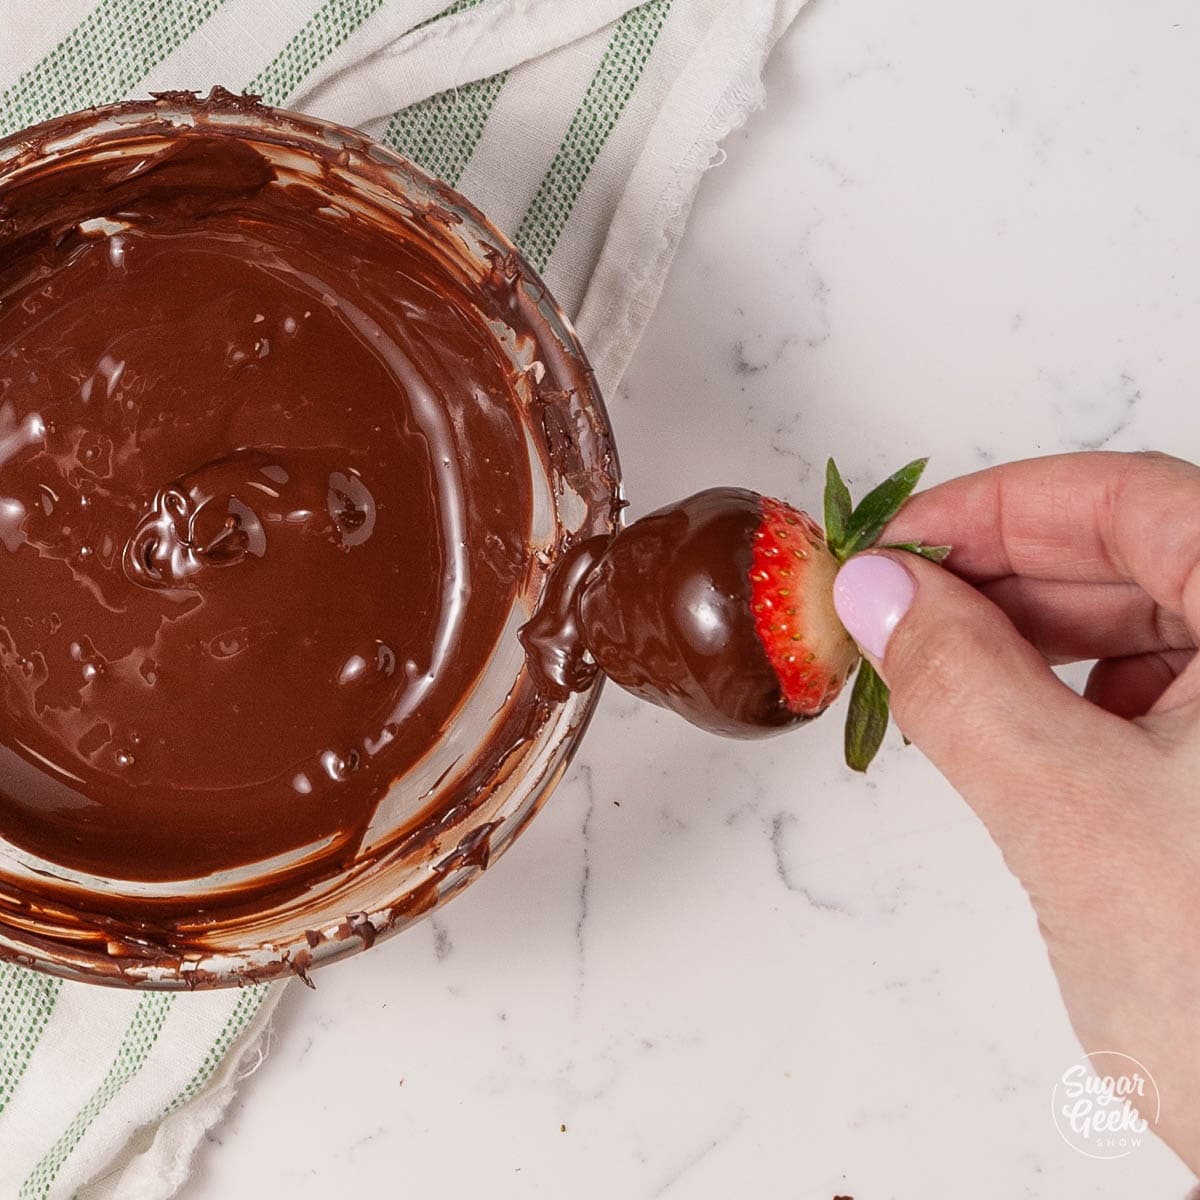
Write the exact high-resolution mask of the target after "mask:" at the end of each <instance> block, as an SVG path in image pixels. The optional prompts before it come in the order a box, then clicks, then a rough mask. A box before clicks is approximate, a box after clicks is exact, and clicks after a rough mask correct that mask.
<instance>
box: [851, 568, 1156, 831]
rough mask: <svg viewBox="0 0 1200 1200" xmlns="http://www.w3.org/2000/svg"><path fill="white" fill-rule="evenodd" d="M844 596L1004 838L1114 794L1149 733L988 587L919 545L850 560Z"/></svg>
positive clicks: (928, 744) (926, 729)
mask: <svg viewBox="0 0 1200 1200" xmlns="http://www.w3.org/2000/svg"><path fill="white" fill-rule="evenodd" d="M834 604H835V607H836V608H837V612H838V616H839V617H840V618H841V620H842V623H843V624H844V625H845V626H846V629H847V630H848V631H849V633H850V636H851V637H853V638H854V640H855V641H856V642H857V643H858V644H859V647H860V648H861V649H862V651H863V653H864V654H865V655H866V656H867V658H868V659H870V661H871V663H872V664H873V665H874V666H875V667H876V669H877V670H878V671H879V673H880V675H881V676H882V677H883V680H884V682H885V683H886V684H887V685H888V687H889V689H890V690H891V706H892V713H893V715H894V716H895V719H896V722H897V724H898V725H899V726H900V728H901V729H902V730H903V731H904V733H905V735H906V736H907V737H908V738H909V739H910V740H911V741H913V742H914V743H916V745H917V746H919V747H920V748H921V750H922V751H924V753H925V754H926V755H928V757H929V758H930V759H931V760H932V761H933V763H934V765H935V766H936V767H937V768H938V769H939V770H940V771H941V772H942V774H943V775H945V776H946V778H947V779H948V780H949V781H950V783H951V784H953V786H954V787H955V788H956V789H957V790H958V791H959V792H961V793H962V795H963V796H964V797H965V798H966V799H967V800H968V802H970V803H971V804H972V805H973V806H974V807H975V808H976V810H977V811H978V812H979V814H980V816H981V817H982V818H983V819H984V821H985V822H986V823H987V824H988V825H989V827H991V829H992V832H993V834H995V835H997V836H998V838H999V839H1000V840H1001V841H1002V842H1003V841H1005V840H1007V839H1006V838H1005V837H1004V835H1005V834H1006V833H1009V832H1011V833H1013V834H1016V835H1018V836H1019V833H1020V830H1021V829H1022V828H1025V829H1027V828H1028V825H1027V824H1026V822H1027V821H1028V820H1029V818H1030V816H1031V815H1033V814H1032V812H1031V809H1034V808H1041V807H1044V806H1045V804H1046V803H1047V801H1049V800H1051V799H1052V800H1053V801H1055V802H1061V801H1063V800H1069V799H1070V798H1071V796H1072V795H1074V796H1075V797H1076V798H1077V799H1078V800H1079V801H1080V803H1081V804H1082V805H1083V806H1084V807H1086V802H1087V799H1088V797H1089V796H1099V795H1103V794H1106V793H1108V792H1109V791H1110V789H1111V786H1112V783H1113V780H1112V779H1111V770H1112V768H1111V763H1112V760H1114V759H1116V760H1117V761H1119V759H1118V758H1117V756H1118V754H1119V753H1120V751H1119V750H1118V747H1119V746H1120V745H1121V744H1122V739H1136V738H1138V737H1141V736H1144V734H1142V732H1141V731H1139V730H1137V729H1136V727H1134V726H1130V725H1129V724H1128V723H1127V722H1124V721H1121V720H1120V719H1119V718H1116V717H1113V716H1112V715H1111V714H1108V713H1104V712H1102V711H1101V710H1100V709H1097V708H1095V707H1094V706H1092V705H1090V704H1088V703H1087V702H1086V701H1085V700H1083V699H1081V698H1080V697H1079V696H1077V695H1076V694H1075V693H1074V692H1072V691H1071V689H1070V688H1068V687H1067V686H1066V685H1065V684H1064V683H1062V682H1061V681H1060V680H1059V679H1058V677H1057V676H1056V675H1055V674H1054V672H1053V671H1051V669H1050V666H1049V664H1048V663H1047V661H1046V660H1045V658H1043V657H1042V655H1041V654H1040V653H1038V651H1037V650H1035V649H1034V647H1033V646H1031V645H1030V644H1029V643H1028V642H1027V641H1025V639H1024V638H1022V637H1021V635H1020V634H1019V633H1018V632H1017V630H1016V629H1015V628H1014V626H1013V624H1012V623H1011V622H1010V621H1009V619H1008V617H1007V616H1005V614H1004V613H1003V612H1001V610H1000V609H999V608H997V607H996V606H995V605H994V604H992V603H991V601H990V600H988V599H987V598H986V597H985V596H983V595H982V594H981V593H980V592H978V591H976V590H975V589H974V588H973V587H971V586H970V585H969V584H967V583H964V582H963V581H962V580H961V579H959V578H957V577H956V576H955V575H953V574H951V573H950V572H949V571H947V570H945V569H943V568H942V567H938V566H935V565H934V564H933V563H931V562H927V561H926V560H924V559H922V558H919V557H917V556H916V555H913V554H907V553H903V552H891V553H889V552H882V551H872V552H870V553H866V554H861V555H858V556H856V557H855V558H852V559H850V560H849V561H848V562H847V563H846V564H845V565H844V566H843V567H842V568H841V570H840V571H839V573H838V576H837V580H836V582H835V585H834ZM1100 747H1104V748H1105V751H1106V753H1105V754H1104V755H1103V756H1100V755H1098V754H1097V751H1098V749H1099V748H1100ZM1101 757H1102V758H1103V759H1105V760H1107V764H1106V763H1105V762H1100V761H1097V760H1098V759H1100V758H1101ZM1130 757H1132V756H1130ZM1106 765H1107V769H1108V775H1109V777H1108V778H1107V779H1105V778H1104V771H1105V767H1106ZM1101 783H1105V784H1106V785H1107V786H1100V784H1101ZM1093 784H1095V785H1096V786H1093ZM1058 807H1060V805H1059V804H1057V803H1056V808H1058Z"/></svg>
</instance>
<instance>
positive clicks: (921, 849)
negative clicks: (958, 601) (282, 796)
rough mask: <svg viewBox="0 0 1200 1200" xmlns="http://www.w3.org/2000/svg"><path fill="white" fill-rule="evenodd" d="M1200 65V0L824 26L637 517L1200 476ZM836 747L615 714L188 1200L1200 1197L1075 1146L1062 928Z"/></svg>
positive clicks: (707, 292)
mask: <svg viewBox="0 0 1200 1200" xmlns="http://www.w3.org/2000/svg"><path fill="white" fill-rule="evenodd" d="M1198 59H1200V18H1198V17H1197V15H1196V11H1195V8H1194V6H1192V5H1190V4H1188V3H1185V2H1183V0H1147V2H1146V3H1144V4H1141V5H1136V6H1134V5H1118V4H1115V3H1107V2H1102V3H1097V2H1096V0H1055V2H1054V3H1051V4H1045V3H1037V2H1035V0H1010V2H1008V3H1006V4H998V5H979V4H961V3H959V2H958V0H906V2H905V3H903V4H896V3H893V2H891V0H813V4H812V5H811V6H810V8H809V9H808V10H806V12H805V13H804V14H803V15H802V17H801V19H800V21H799V22H798V23H797V25H796V26H795V27H794V28H793V30H792V31H791V32H790V33H789V34H788V35H787V36H786V38H785V39H784V41H783V42H782V43H781V45H780V47H779V49H778V51H777V53H776V56H775V58H774V60H773V62H772V64H771V67H770V70H769V73H768V80H767V84H768V97H769V105H768V108H767V110H766V111H765V112H763V113H760V114H758V115H757V116H756V117H755V118H754V119H753V120H752V122H751V124H750V125H749V126H748V128H747V129H746V130H745V131H744V132H743V133H742V134H740V135H739V136H737V137H735V138H734V139H733V140H732V142H731V144H730V145H729V146H728V161H727V162H726V163H725V164H724V165H723V166H721V167H720V168H719V169H718V170H716V171H714V172H713V173H712V174H711V175H710V176H709V178H708V179H707V180H706V182H705V185H704V188H703V192H702V195H701V197H700V200H699V202H698V204H697V206H696V211H695V218H694V220H693V222H692V225H691V228H690V231H689V233H688V236H687V238H686V240H685V243H684V245H683V248H682V250H681V252H680V255H679V258H678V260H677V262H676V265H675V267H674V270H673V273H672V276H671V279H670V282H669V285H668V287H667V291H666V294H665V295H664V297H663V302H662V306H661V309H660V311H659V313H658V316H657V317H656V319H655V321H654V323H653V325H652V327H651V329H650V330H649V332H648V334H647V336H646V339H645V342H644V344H643V346H642V348H641V350H640V352H639V354H638V356H637V359H636V361H635V363H634V365H633V368H632V369H631V371H630V373H629V375H628V379H627V382H626V384H625V386H624V387H623V388H622V389H621V391H620V393H619V394H618V395H616V396H614V397H612V398H611V407H612V411H613V416H614V419H615V421H616V424H617V428H618V432H619V437H620V444H621V447H622V452H623V458H624V466H625V472H626V479H627V487H628V492H629V495H630V497H631V498H632V500H633V508H634V512H635V513H636V512H640V511H644V510H646V509H647V508H649V507H652V506H654V505H655V504H657V503H659V502H662V501H665V500H667V499H669V498H671V497H672V496H674V495H676V494H678V493H682V492H684V491H688V490H693V489H695V488H697V487H700V486H704V485H707V484H711V483H717V482H732V483H743V484H747V485H750V486H755V487H758V488H760V489H762V490H765V491H774V492H781V493H784V494H787V495H789V496H791V497H793V498H794V499H796V500H797V501H799V502H801V503H804V504H815V503H816V502H817V500H818V489H819V480H818V470H817V469H816V466H817V464H819V463H821V462H823V460H824V458H825V456H826V454H828V453H829V452H834V453H836V455H837V456H838V458H839V460H840V461H841V463H842V465H843V467H844V468H845V470H846V471H847V473H848V474H849V475H850V476H851V477H853V479H854V480H856V481H857V482H858V483H859V484H860V485H861V484H862V483H865V482H868V481H874V479H875V478H876V477H878V476H879V475H880V474H881V472H883V471H884V469H885V468H890V467H892V466H895V465H898V464H899V463H901V462H904V461H906V460H907V459H909V458H912V457H914V456H916V455H917V454H919V453H929V454H931V455H932V456H933V464H932V468H931V475H932V476H933V477H936V478H943V477H947V476H951V475H954V474H958V473H960V472H963V471H968V470H971V469H973V468H975V467H977V466H979V465H981V464H983V463H989V462H994V461H997V460H1001V459H1006V458H1013V457H1020V456H1024V455H1028V454H1033V453H1038V452H1041V451H1050V450H1054V449H1058V448H1077V447H1084V446H1100V445H1103V446H1109V447H1113V448H1135V447H1147V446H1160V447H1163V448H1166V449H1171V450H1174V451H1176V452H1177V453H1181V454H1184V455H1186V456H1189V457H1193V458H1198V459H1200V415H1198V414H1200V407H1198V406H1197V403H1196V395H1197V388H1198V387H1200V337H1198V336H1197V332H1196V331H1197V329H1198V328H1200V255H1198V253H1197V242H1198V237H1197V217H1196V214H1197V212H1198V211H1200V118H1197V116H1196V114H1197V112H1200V75H1197V72H1196V69H1195V63H1196V61H1197V60H1198ZM839 738H840V727H839V718H838V717H836V716H835V717H831V718H829V719H828V720H827V721H825V722H822V723H819V724H818V725H817V726H816V727H814V728H811V729H808V730H805V731H802V732H800V733H797V734H794V735H791V736H789V737H786V738H782V739H778V740H775V741H773V742H771V743H768V744H754V745H742V744H735V743H730V742H724V741H720V740H717V739H714V738H710V737H707V736H705V735H703V734H700V733H697V732H694V731H692V730H689V729H688V728H686V727H684V726H683V725H682V724H681V723H679V722H678V721H676V720H674V719H673V718H671V717H669V716H667V715H665V714H660V713H658V712H656V711H654V710H651V709H649V708H647V707H643V706H639V705H638V704H636V703H635V702H633V701H631V700H629V699H627V698H625V697H624V696H623V695H621V694H620V693H618V692H617V691H616V690H615V689H614V690H610V691H609V692H608V693H607V695H606V697H605V699H604V702H603V705H602V708H601V712H600V714H599V716H598V718H597V720H596V722H595V725H594V726H593V728H592V730H591V732H590V734H589V735H588V738H587V741H586V746H585V749H584V750H583V752H582V754H581V755H580V758H579V759H578V761H577V764H576V766H575V767H574V769H573V770H572V771H571V773H570V776H569V778H568V779H567V781H566V782H565V783H564V784H563V786H562V787H561V788H560V790H559V791H558V793H557V794H556V796H555V798H554V800H553V801H552V803H551V805H550V806H549V808H548V809H547V810H546V812H545V813H544V814H543V815H542V816H541V817H539V819H538V820H537V821H536V822H535V823H534V825H533V826H532V827H531V829H530V830H529V831H528V833H527V834H526V835H525V837H524V838H523V839H522V841H521V842H520V844H518V845H517V846H516V848H515V849H514V850H513V851H512V852H511V853H510V854H509V855H508V856H507V857H506V858H505V859H504V860H503V861H502V862H501V863H500V864H499V865H498V866H497V868H496V869H495V870H494V871H493V872H491V873H489V874H488V875H487V876H486V877H485V878H483V879H482V880H481V881H480V882H479V883H478V884H476V885H475V886H474V887H472V888H471V889H469V890H468V892H467V893H466V894H464V895H463V896H462V897H461V898H459V899H458V900H456V901H455V902H454V903H453V904H452V905H451V906H450V907H449V908H448V909H447V910H445V912H444V913H443V914H442V915H440V916H439V917H437V918H436V919H435V920H433V921H430V922H428V923H427V924H425V925H424V926H423V927H420V928H417V929H415V930H413V931H411V932H409V933H408V934H406V935H404V936H402V937H401V938H399V939H397V940H395V941H393V942H391V943H388V944H386V945H381V946H380V947H379V948H377V949H376V950H374V951H372V952H371V953H370V954H368V955H365V956H363V957H361V958H359V959H358V960H356V961H354V962H351V963H348V964H346V965H344V966H341V967H338V968H334V969H332V970H329V971H327V972H324V973H321V974H318V976H317V977H316V982H317V988H316V991H315V992H309V991H306V990H305V989H304V988H302V987H294V988H292V989H291V990H290V991H289V993H288V994H287V996H286V997H285V998H284V1000H283V1002H282V1004H281V1006H280V1010H279V1016H278V1019H277V1022H276V1028H275V1034H274V1038H273V1044H272V1050H271V1054H270V1056H269V1058H268V1059H267V1061H266V1063H265V1065H264V1066H262V1068H261V1069H260V1070H259V1072H258V1073H257V1075H256V1076H255V1077H254V1078H253V1080H251V1081H250V1082H248V1083H247V1084H246V1086H245V1087H244V1089H243V1092H242V1094H241V1096H240V1098H239V1099H238V1100H237V1102H236V1103H235V1105H234V1107H233V1109H232V1111H231V1113H230V1116H229V1117H228V1119H227V1120H226V1121H225V1122H224V1123H223V1124H222V1125H221V1126H220V1127H219V1128H218V1129H216V1130H215V1131H214V1132H213V1134H212V1136H211V1139H210V1140H211V1142H212V1143H213V1144H212V1145H211V1146H209V1147H208V1148H207V1149H206V1152H205V1153H204V1155H203V1156H202V1161H201V1162H200V1163H199V1164H198V1167H197V1172H196V1175H195V1177H194V1180H193V1182H192V1183H191V1184H189V1185H188V1187H187V1188H185V1191H184V1193H183V1194H184V1196H185V1197H187V1198H188V1200H208V1198H213V1200H216V1198H220V1200H231V1198H232V1200H236V1198H239V1197H249V1196H258V1195H286V1196H288V1197H290V1198H292V1200H303V1198H307V1197H318V1196H326V1195H330V1194H344V1195H355V1196H382V1195H414V1196H437V1195H441V1196H445V1195H449V1196H459V1195H463V1196H466V1195H487V1196H489V1197H496V1198H500V1197H527V1196H556V1197H557V1196H572V1197H578V1198H580V1200H587V1198H590V1197H605V1198H608V1197H620V1198H622V1200H626V1198H629V1200H640V1198H643V1197H645V1198H649V1197H657V1196H668V1197H701V1198H707V1197H722V1198H724V1197H729V1196H744V1195H755V1194H757V1195H763V1196H770V1197H775V1196H780V1197H784V1196H786V1197H790V1198H792V1200H829V1198H830V1197H832V1196H834V1195H847V1196H853V1197H855V1200H881V1198H903V1200H908V1198H916V1197H938V1198H941V1197H946V1198H950V1197H955V1198H957V1197H961V1196H970V1197H973V1198H978V1200H988V1198H991V1197H997V1198H999V1197H1004V1198H1005V1200H1011V1198H1014V1197H1021V1196H1030V1197H1051V1196H1052V1197H1055V1198H1056V1200H1084V1198H1085V1197H1086V1198H1087V1200H1108V1198H1112V1200H1118V1198H1120V1200H1127V1198H1128V1197H1131V1196H1139V1197H1142V1196H1146V1197H1148V1196H1156V1197H1158V1196H1161V1197H1182V1196H1183V1194H1184V1193H1185V1192H1186V1190H1187V1187H1188V1183H1189V1175H1188V1173H1187V1172H1186V1171H1185V1170H1184V1169H1183V1167H1182V1166H1181V1165H1180V1164H1179V1163H1178V1162H1177V1160H1175V1159H1174V1158H1173V1156H1171V1155H1170V1154H1169V1153H1168V1152H1166V1151H1165V1150H1164V1149H1163V1148H1162V1147H1160V1146H1158V1145H1157V1144H1155V1145H1151V1146H1148V1147H1147V1148H1145V1149H1143V1150H1141V1151H1140V1152H1138V1153H1137V1154H1136V1155H1134V1156H1133V1157H1131V1158H1129V1159H1126V1160H1123V1161H1121V1162H1095V1161H1091V1160H1089V1159H1087V1158H1084V1157H1082V1156H1080V1155H1079V1154H1077V1153H1075V1152H1073V1151H1072V1150H1070V1149H1068V1148H1067V1147H1066V1146H1065V1145H1064V1144H1063V1143H1062V1142H1061V1141H1060V1140H1059V1138H1058V1136H1057V1134H1056V1133H1055V1131H1054V1129H1053V1127H1052V1125H1051V1122H1050V1119H1049V1097H1050V1089H1051V1087H1052V1085H1053V1082H1054V1080H1055V1079H1056V1078H1057V1076H1058V1075H1059V1073H1060V1072H1061V1071H1062V1070H1063V1069H1064V1068H1065V1067H1066V1066H1068V1065H1069V1064H1070V1063H1071V1061H1073V1059H1074V1057H1075V1055H1076V1053H1077V1048H1076V1044H1075V1042H1074V1039H1073V1037H1072V1034H1071V1032H1070V1029H1069V1027H1068V1025H1067V1022H1066V1019H1065V1017H1064V1015H1063V1012H1062V1009H1061V1007H1060V1004H1059V1001H1058V997H1057V992H1056V989H1055V985H1054V981H1053V979H1052V977H1051V974H1050V971H1049V968H1048V965H1047V963H1046V959H1045V955H1044V953H1043V950H1042V947H1041V944H1040V942H1039V940H1038V937H1037V932H1036V929H1035V925H1034V921H1033V918H1032V916H1031V914H1030V910H1029V908H1028V905H1027V903H1026V901H1025V899H1024V897H1023V895H1022V893H1021V892H1020V890H1019V889H1018V887H1017V886H1016V885H1015V884H1014V883H1013V882H1012V880H1011V879H1009V878H1008V876H1007V875H1006V874H1005V871H1004V869H1003V866H1002V864H1001V862H1000V859H999V856H998V854H997V853H996V852H995V850H994V849H993V848H992V846H991V845H990V843H989V842H988V840H987V838H986V836H985V835H984V833H983V831H982V829H981V828H980V827H979V825H978V824H977V823H976V821H975V820H974V818H973V817H972V816H971V815H970V814H969V813H968V812H967V810H966V809H965V807H964V806H963V805H962V803H961V802H960V801H959V800H958V799H957V798H956V797H955V796H954V795H953V793H952V792H951V791H950V790H949V788H948V787H947V786H946V785H945V784H944V783H943V782H942V781H941V780H940V779H939V777H938V776H937V775H936V773H935V772H934V771H933V770H932V769H931V768H930V767H929V766H928V765H927V764H926V763H925V762H923V760H922V759H921V758H920V756H919V754H918V753H917V752H916V751H915V750H907V751H906V750H904V749H903V748H901V747H900V745H899V744H898V740H896V741H893V742H891V743H889V748H888V749H887V751H886V752H885V753H884V755H883V756H882V758H881V760H880V761H879V763H878V765H877V768H876V769H875V770H874V771H873V773H872V775H871V776H870V778H869V779H867V780H866V781H863V780H861V779H859V778H855V777H852V776H851V775H850V774H849V773H848V772H847V771H846V770H845V769H844V768H843V767H842V766H840V764H839ZM1098 919H1102V917H1098ZM564 1127H565V1128H564Z"/></svg>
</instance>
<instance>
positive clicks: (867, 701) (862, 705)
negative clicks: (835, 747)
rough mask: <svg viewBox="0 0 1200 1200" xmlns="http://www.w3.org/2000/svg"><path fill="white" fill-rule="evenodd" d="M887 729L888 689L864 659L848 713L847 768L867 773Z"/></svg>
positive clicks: (860, 665) (859, 669)
mask: <svg viewBox="0 0 1200 1200" xmlns="http://www.w3.org/2000/svg"><path fill="white" fill-rule="evenodd" d="M887 727H888V687H887V684H886V683H884V682H883V680H882V679H880V678H879V675H878V673H877V672H876V670H875V668H874V667H873V666H871V664H870V663H869V662H867V660H866V659H865V658H864V659H863V661H862V662H861V663H860V664H859V667H858V675H857V677H856V678H855V680H854V690H853V691H852V692H851V693H850V708H849V711H848V712H847V713H846V765H847V766H848V767H849V768H850V769H851V770H852V771H865V770H866V769H867V768H868V767H869V766H870V765H871V760H872V759H873V758H874V757H875V754H876V751H878V749H879V747H880V744H881V743H882V742H883V735H884V734H885V733H886V732H887Z"/></svg>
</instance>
